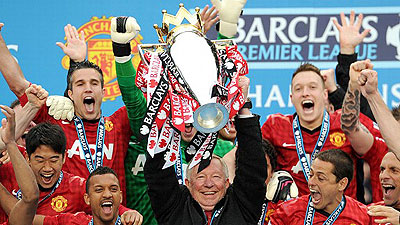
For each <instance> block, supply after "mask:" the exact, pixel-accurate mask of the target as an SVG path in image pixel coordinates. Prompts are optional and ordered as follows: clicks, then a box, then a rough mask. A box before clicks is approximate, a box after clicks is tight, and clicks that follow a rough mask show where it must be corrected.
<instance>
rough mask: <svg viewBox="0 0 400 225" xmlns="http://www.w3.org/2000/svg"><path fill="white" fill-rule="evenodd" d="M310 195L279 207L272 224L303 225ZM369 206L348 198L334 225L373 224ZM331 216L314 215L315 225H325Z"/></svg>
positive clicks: (272, 217) (271, 219)
mask: <svg viewBox="0 0 400 225" xmlns="http://www.w3.org/2000/svg"><path fill="white" fill-rule="evenodd" d="M309 196H310V195H303V196H301V197H299V198H296V199H293V200H289V201H287V202H284V203H282V204H280V205H279V206H278V208H277V209H276V211H275V212H274V213H273V214H272V215H271V216H270V224H273V225H275V224H276V225H284V224H290V225H297V224H299V225H303V224H304V219H305V216H306V212H307V205H308V199H309ZM367 211H368V209H367V206H366V205H364V204H362V203H360V202H358V201H357V200H355V199H353V198H351V197H348V196H346V206H345V208H344V210H343V211H342V212H341V213H340V215H339V217H338V218H337V219H336V221H335V222H334V224H343V225H344V224H346V225H347V224H354V225H367V224H371V223H372V219H371V217H370V216H368V214H367ZM328 217H329V215H324V214H322V213H320V212H319V211H317V210H316V211H315V213H314V221H313V224H314V225H316V224H321V225H322V224H324V222H325V220H326V219H328Z"/></svg>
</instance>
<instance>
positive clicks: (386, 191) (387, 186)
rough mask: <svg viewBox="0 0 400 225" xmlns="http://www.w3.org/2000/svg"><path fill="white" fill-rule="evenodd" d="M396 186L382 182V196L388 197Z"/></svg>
mask: <svg viewBox="0 0 400 225" xmlns="http://www.w3.org/2000/svg"><path fill="white" fill-rule="evenodd" d="M395 189H396V187H395V186H394V185H391V184H382V190H383V198H388V197H389V198H390V196H391V194H392V193H393V192H394V190H395Z"/></svg>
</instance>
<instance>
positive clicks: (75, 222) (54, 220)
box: [43, 212, 92, 225]
mask: <svg viewBox="0 0 400 225" xmlns="http://www.w3.org/2000/svg"><path fill="white" fill-rule="evenodd" d="M90 220H92V216H90V215H87V214H86V213H84V212H78V213H75V214H72V213H61V214H60V215H57V216H46V217H45V218H44V221H43V225H65V224H71V225H86V224H89V222H90Z"/></svg>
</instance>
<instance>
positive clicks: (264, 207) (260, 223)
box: [257, 199, 268, 225]
mask: <svg viewBox="0 0 400 225" xmlns="http://www.w3.org/2000/svg"><path fill="white" fill-rule="evenodd" d="M267 212H268V200H267V199H265V202H264V204H263V205H262V211H261V218H260V220H259V221H258V223H257V225H264V221H265V216H266V215H267Z"/></svg>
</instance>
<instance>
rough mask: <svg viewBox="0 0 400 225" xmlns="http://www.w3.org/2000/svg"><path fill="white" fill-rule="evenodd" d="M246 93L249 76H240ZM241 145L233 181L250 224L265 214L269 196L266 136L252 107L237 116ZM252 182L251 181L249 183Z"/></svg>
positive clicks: (240, 82) (239, 142) (245, 95)
mask: <svg viewBox="0 0 400 225" xmlns="http://www.w3.org/2000/svg"><path fill="white" fill-rule="evenodd" d="M239 86H240V87H242V89H243V93H244V97H245V99H246V98H247V93H248V87H249V80H248V78H246V77H240V78H239ZM235 127H236V130H237V140H238V149H237V151H236V158H237V168H236V176H235V179H234V181H233V183H232V186H233V189H234V192H235V194H236V196H238V201H239V203H240V205H241V209H242V210H245V211H246V212H244V213H243V214H244V215H248V216H249V217H247V218H245V219H246V220H247V221H248V222H249V223H250V224H251V223H254V224H255V223H256V222H257V221H258V219H259V217H260V215H261V208H262V204H263V203H264V198H265V191H266V187H265V180H266V179H267V175H268V172H267V161H266V159H265V155H264V151H263V149H262V136H261V129H260V122H259V116H256V115H252V113H251V112H250V110H249V109H248V108H242V109H240V110H239V113H238V116H237V117H236V118H235ZM249 184H251V185H249Z"/></svg>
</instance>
